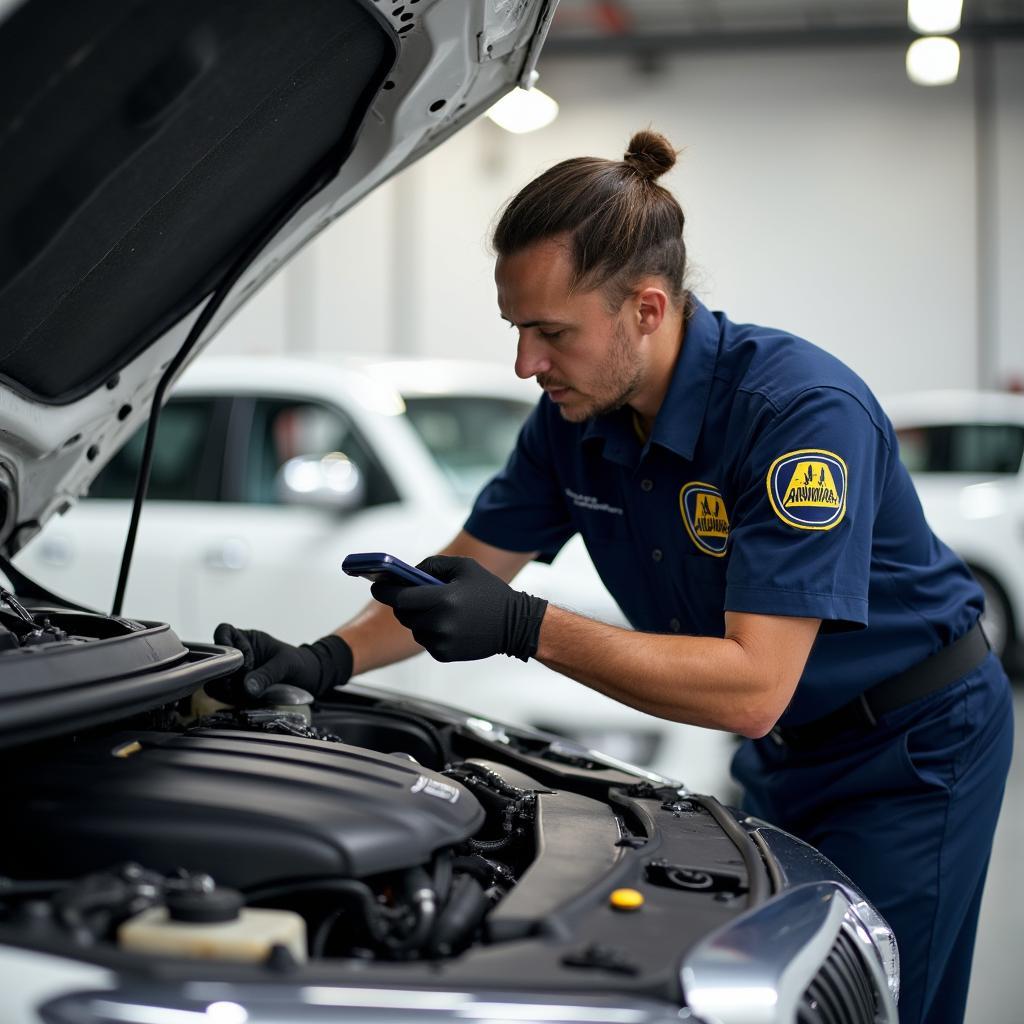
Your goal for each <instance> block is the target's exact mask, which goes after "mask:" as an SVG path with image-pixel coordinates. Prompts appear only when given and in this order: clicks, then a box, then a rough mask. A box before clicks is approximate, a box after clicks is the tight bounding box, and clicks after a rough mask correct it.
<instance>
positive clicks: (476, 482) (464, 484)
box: [405, 395, 533, 501]
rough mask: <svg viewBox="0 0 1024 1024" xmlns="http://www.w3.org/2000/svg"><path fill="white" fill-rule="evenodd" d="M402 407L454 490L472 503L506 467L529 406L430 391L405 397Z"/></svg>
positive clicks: (484, 397)
mask: <svg viewBox="0 0 1024 1024" xmlns="http://www.w3.org/2000/svg"><path fill="white" fill-rule="evenodd" d="M405 409H406V414H407V416H408V417H409V422H410V423H411V424H412V426H413V429H414V430H415V431H416V433H417V434H419V436H420V437H421V438H422V439H423V442H424V444H425V445H426V446H427V448H429V449H430V454H431V455H433V457H434V459H435V461H436V462H437V464H438V465H439V466H440V467H441V469H442V470H443V472H444V474H445V476H447V478H448V480H449V481H450V483H451V485H452V488H453V489H454V490H455V493H456V494H457V495H458V496H459V497H460V498H461V499H463V500H464V501H472V499H473V498H474V497H476V494H477V492H478V491H479V490H480V488H481V487H483V485H484V484H485V483H487V481H488V480H490V478H491V477H492V476H494V474H495V473H497V472H498V470H500V469H501V468H502V466H504V465H505V461H506V459H508V456H509V453H510V452H511V451H512V448H513V447H514V446H515V443H516V437H517V436H518V434H519V429H520V427H522V425H523V423H524V422H525V421H526V417H527V416H529V415H530V413H531V411H532V410H533V405H532V404H531V403H530V402H522V401H518V400H516V399H511V398H489V397H486V396H478V395H443V396H441V395H431V396H429V397H419V396H414V397H409V396H406V397H405Z"/></svg>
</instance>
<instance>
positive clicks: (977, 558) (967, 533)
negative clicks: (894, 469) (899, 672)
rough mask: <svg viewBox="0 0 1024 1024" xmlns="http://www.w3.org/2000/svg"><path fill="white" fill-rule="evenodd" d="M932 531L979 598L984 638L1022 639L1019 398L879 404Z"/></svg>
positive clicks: (914, 397)
mask: <svg viewBox="0 0 1024 1024" xmlns="http://www.w3.org/2000/svg"><path fill="white" fill-rule="evenodd" d="M885 408H886V411H887V412H888V413H889V416H890V418H891V419H892V422H893V425H894V426H895V427H896V433H897V435H898V437H899V440H900V457H901V458H902V460H903V462H904V463H905V464H906V466H907V468H908V469H909V470H910V472H911V474H912V475H913V478H914V483H915V485H916V487H917V491H918V494H919V495H920V496H921V504H922V505H923V506H924V510H925V515H926V516H927V517H928V522H929V524H930V525H931V527H932V529H933V530H934V531H935V532H936V533H937V534H938V535H939V536H940V537H941V538H942V539H943V540H944V541H945V542H946V543H947V544H949V546H950V547H951V548H953V550H954V551H956V552H957V553H958V554H959V555H960V557H961V558H963V559H964V561H965V562H966V563H967V564H968V565H969V566H970V568H971V571H972V572H973V573H974V575H975V576H976V577H977V579H978V582H979V583H980V584H981V586H982V589H983V590H984V591H985V614H984V617H983V620H982V621H983V623H984V627H985V632H986V634H987V635H988V637H989V641H990V642H991V644H992V646H993V648H994V649H996V650H997V651H999V652H1000V653H1003V654H1006V655H1013V654H1015V653H1016V652H1015V645H1016V644H1017V643H1018V642H1019V641H1020V640H1021V639H1022V638H1024V395H1011V394H1003V393H999V392H985V391H930V392H921V393H919V394H911V395H902V396H898V397H895V398H891V399H889V400H888V401H887V402H886V403H885Z"/></svg>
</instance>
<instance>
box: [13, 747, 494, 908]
mask: <svg viewBox="0 0 1024 1024" xmlns="http://www.w3.org/2000/svg"><path fill="white" fill-rule="evenodd" d="M13 767H17V768H18V769H19V770H18V771H17V773H16V774H17V781H15V772H14V771H11V770H7V771H4V772H3V775H2V778H3V779H4V783H3V785H4V788H5V789H6V791H7V792H6V794H5V798H4V803H5V806H6V814H5V816H6V817H7V820H8V828H7V829H6V830H5V831H6V834H7V836H8V839H6V840H5V841H4V843H3V846H2V847H0V870H3V871H4V872H12V873H15V874H17V875H19V876H23V877H37V878H38V877H43V876H55V877H63V876H65V875H67V874H68V873H80V872H82V871H90V870H96V869H101V868H106V867H109V866H110V865H111V864H115V863H117V862H120V861H125V860H135V861H139V862H141V863H143V864H145V865H146V866H147V867H152V868H157V869H161V870H165V871H172V870H173V869H174V868H177V867H184V868H187V869H189V870H192V871H204V872H207V873H209V874H210V875H212V876H213V877H214V879H215V880H216V881H217V882H218V883H219V884H223V885H230V886H233V887H236V888H247V887H251V886H256V885H260V884H263V883H266V882H268V881H271V880H274V879H280V878H288V879H293V880H295V879H301V878H308V877H313V876H345V877H353V878H361V877H364V876H367V875H373V874H378V873H380V872H384V871H391V870H396V869H400V868H406V867H412V866H415V865H418V864H422V863H424V862H426V861H427V860H428V859H429V858H430V856H431V854H432V853H433V852H434V851H435V850H437V849H439V848H441V847H444V846H449V845H451V844H453V843H457V842H460V841H461V840H463V839H466V838H468V837H469V836H471V835H473V833H474V832H475V831H476V830H477V829H478V828H479V827H480V826H481V825H482V823H483V820H484V810H483V808H482V807H481V806H480V804H479V802H478V801H477V800H476V798H475V797H474V796H473V795H472V794H471V793H470V792H469V791H468V790H466V789H465V788H463V787H462V786H460V785H459V784H458V783H456V782H452V781H450V780H448V779H446V778H444V777H443V776H441V775H438V774H436V773H435V772H432V771H429V770H428V769H425V768H421V767H420V766H419V765H417V764H416V763H414V762H412V761H408V760H406V759H404V758H402V757H399V756H393V755H388V754H379V753H377V752H376V751H372V750H365V749H363V748H361V747H353V746H349V745H347V744H343V743H331V742H326V741H321V740H312V739H302V738H299V737H292V736H280V735H275V734H268V733H247V732H236V731H234V730H223V731H222V730H213V729H207V730H196V731H193V732H190V733H185V734H176V733H161V732H153V733H122V734H119V735H117V736H107V737H103V738H101V739H90V740H88V741H86V742H84V743H81V744H79V745H77V746H75V747H72V748H69V749H68V751H67V752H66V753H64V754H59V755H57V756H54V754H53V751H52V750H51V751H50V755H49V757H47V758H46V760H44V761H42V762H41V763H39V764H26V763H24V760H23V761H22V763H20V764H19V765H17V766H8V769H10V768H13ZM12 839H13V840H14V841H13V842H12V841H11V840H12ZM12 860H13V862H12Z"/></svg>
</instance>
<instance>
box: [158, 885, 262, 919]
mask: <svg viewBox="0 0 1024 1024" xmlns="http://www.w3.org/2000/svg"><path fill="white" fill-rule="evenodd" d="M166 902H167V914H168V916H169V917H170V919H171V920H172V921H182V922H188V923H189V924H221V923H223V922H224V921H234V920H235V919H236V918H237V917H238V914H239V911H240V910H241V909H242V906H243V902H244V901H243V900H242V894H241V893H240V892H239V891H238V890H237V889H214V890H212V891H211V892H170V893H168V894H167V898H166Z"/></svg>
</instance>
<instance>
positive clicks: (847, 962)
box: [797, 928, 879, 1024]
mask: <svg viewBox="0 0 1024 1024" xmlns="http://www.w3.org/2000/svg"><path fill="white" fill-rule="evenodd" d="M878 1010H879V1000H878V993H877V991H876V990H875V986H874V984H873V982H872V978H871V974H870V973H869V971H868V969H867V967H866V965H865V964H864V961H863V954H862V952H861V951H860V949H859V948H858V945H857V941H856V939H854V938H853V936H852V935H850V934H849V933H848V932H847V931H846V929H845V928H843V929H841V930H840V932H839V935H838V936H837V937H836V941H835V943H834V944H833V946H832V948H831V950H829V954H828V956H827V957H826V958H825V962H824V963H823V964H822V965H821V967H820V968H819V970H818V973H817V974H816V975H815V976H814V980H813V981H812V982H811V983H810V985H808V986H807V990H806V991H805V992H804V994H803V997H802V998H801V1000H800V1006H799V1008H798V1010H797V1021H798V1024H874V1022H875V1021H876V1020H877V1019H878Z"/></svg>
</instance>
